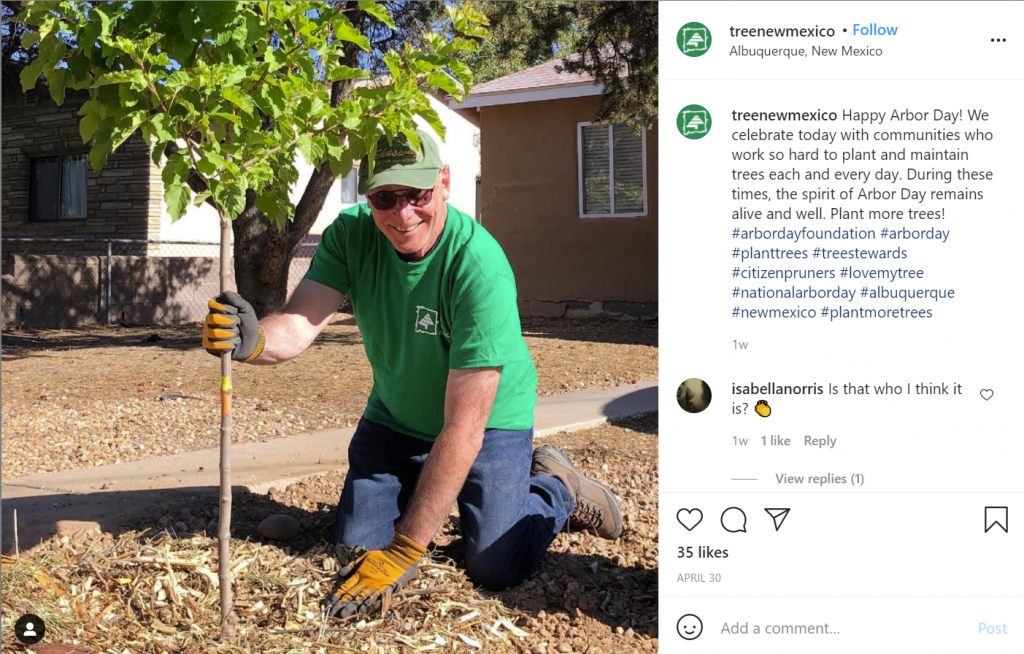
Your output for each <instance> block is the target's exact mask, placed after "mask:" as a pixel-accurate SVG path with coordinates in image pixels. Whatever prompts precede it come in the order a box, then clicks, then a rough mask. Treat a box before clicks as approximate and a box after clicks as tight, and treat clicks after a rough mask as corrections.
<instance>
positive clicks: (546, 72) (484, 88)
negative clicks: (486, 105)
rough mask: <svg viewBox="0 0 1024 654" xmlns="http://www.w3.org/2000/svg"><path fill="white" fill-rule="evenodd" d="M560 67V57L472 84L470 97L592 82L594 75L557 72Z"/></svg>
mask: <svg viewBox="0 0 1024 654" xmlns="http://www.w3.org/2000/svg"><path fill="white" fill-rule="evenodd" d="M579 58H580V55H578V54H574V55H570V56H569V57H568V59H569V60H574V59H579ZM561 67H562V59H561V58H558V59H554V60H552V61H549V62H547V63H544V64H540V65H538V66H534V67H532V68H527V69H526V70H521V71H519V72H517V73H512V74H511V75H505V76H504V77H498V78H497V79H492V80H491V81H489V82H484V83H483V84H480V85H479V86H474V87H473V90H472V91H471V92H470V94H469V95H470V97H474V96H480V95H485V94H490V93H509V92H513V91H527V90H530V89H542V88H547V87H551V86H563V85H569V84H586V83H590V84H593V83H594V77H593V76H592V75H589V74H586V73H567V72H565V71H564V70H563V71H561V72H559V71H557V70H555V68H561Z"/></svg>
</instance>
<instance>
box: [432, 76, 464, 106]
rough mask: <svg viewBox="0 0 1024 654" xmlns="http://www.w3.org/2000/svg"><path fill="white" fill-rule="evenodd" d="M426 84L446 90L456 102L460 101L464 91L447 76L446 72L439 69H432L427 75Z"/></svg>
mask: <svg viewBox="0 0 1024 654" xmlns="http://www.w3.org/2000/svg"><path fill="white" fill-rule="evenodd" d="M427 84H430V85H431V86H434V87H437V88H439V89H441V90H442V91H446V92H447V93H448V94H449V95H450V96H452V98H453V99H454V100H455V101H456V102H462V99H463V97H464V96H465V93H464V92H463V90H462V89H461V88H460V87H459V85H458V83H457V82H456V81H455V80H453V79H452V78H451V77H449V76H448V74H447V73H443V72H441V71H439V70H438V71H434V72H433V73H430V74H429V75H427Z"/></svg>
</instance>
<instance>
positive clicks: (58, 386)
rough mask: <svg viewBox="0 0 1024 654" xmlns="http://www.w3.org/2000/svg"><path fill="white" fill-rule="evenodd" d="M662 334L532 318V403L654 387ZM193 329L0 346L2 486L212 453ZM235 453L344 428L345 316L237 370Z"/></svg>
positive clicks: (210, 394)
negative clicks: (289, 356) (284, 359)
mask: <svg viewBox="0 0 1024 654" xmlns="http://www.w3.org/2000/svg"><path fill="white" fill-rule="evenodd" d="M657 329H658V327H657V322H639V321H632V322H624V321H615V320H601V319H583V320H553V319H543V318H534V319H526V320H524V322H523V332H524V335H525V337H526V341H527V344H528V345H529V347H530V351H531V353H532V355H533V360H534V363H535V365H536V366H537V370H538V377H539V386H538V392H539V393H540V395H554V394H558V393H565V392H569V391H575V390H580V389H584V388H611V387H614V386H618V385H620V384H626V383H634V382H637V381H641V380H645V379H656V378H657V375H658V350H657ZM199 340H200V326H199V325H198V324H196V325H183V326H179V327H159V328H155V327H154V328H143V327H107V326H93V327H87V328H81V329H76V330H74V331H67V330H42V331H19V332H8V333H5V334H4V335H3V363H2V366H0V369H2V377H3V383H2V390H0V392H2V408H0V413H2V423H3V439H2V455H3V456H2V461H3V463H2V467H0V473H2V478H4V479H9V478H13V477H20V476H24V475H28V474H34V473H43V472H54V471H60V470H72V469H77V468H84V467H91V466H101V465H107V464H111V463H120V462H125V461H135V460H139V459H145V458H149V457H154V456H162V455H167V454H177V453H180V452H187V451H193V450H200V449H207V448H212V447H216V446H217V445H218V441H219V425H220V415H219V411H220V408H219V399H218V389H219V386H220V384H219V368H218V366H217V364H216V362H215V361H214V360H213V359H212V358H211V357H210V356H209V355H208V354H206V353H205V352H204V351H203V350H202V349H201V348H199V347H198V343H199ZM235 370H236V371H237V372H236V373H235V375H234V386H235V393H234V417H233V420H234V425H235V426H234V434H233V436H234V442H239V443H240V442H251V441H266V440H270V439H272V438H279V437H282V436H289V435H294V434H298V433H302V432H310V431H317V430H321V429H331V428H337V427H351V426H354V425H355V423H356V422H357V421H358V419H359V416H360V415H361V414H362V411H363V408H364V406H365V403H366V397H367V395H368V394H369V391H370V387H371V385H372V383H373V377H372V373H371V371H370V367H369V364H368V362H367V361H366V356H365V354H364V353H363V348H362V339H361V338H360V336H359V331H358V329H357V328H356V326H355V324H354V321H353V319H352V317H351V316H346V315H344V314H339V315H338V317H337V318H336V319H335V321H334V322H333V323H332V324H331V325H329V326H328V327H327V329H326V330H325V331H324V333H323V334H322V335H321V337H320V338H319V339H318V340H317V341H316V343H314V345H313V346H312V347H311V348H310V350H309V351H307V352H306V353H304V354H303V355H302V356H301V357H299V358H298V359H296V360H295V361H290V362H288V363H285V364H282V365H280V366H274V367H258V366H235Z"/></svg>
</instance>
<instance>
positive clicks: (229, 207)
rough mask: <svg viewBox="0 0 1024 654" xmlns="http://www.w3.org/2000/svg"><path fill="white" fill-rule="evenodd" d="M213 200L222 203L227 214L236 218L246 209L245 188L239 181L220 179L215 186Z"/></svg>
mask: <svg viewBox="0 0 1024 654" xmlns="http://www.w3.org/2000/svg"><path fill="white" fill-rule="evenodd" d="M213 200H214V202H216V203H217V204H219V205H220V208H221V209H222V210H223V211H224V215H225V216H227V217H228V218H230V219H232V220H234V219H235V218H236V217H237V216H238V214H240V213H242V211H243V210H245V188H244V187H242V185H241V184H239V183H238V182H230V183H229V182H225V181H223V180H220V181H219V182H218V183H217V184H216V185H215V186H214V188H213Z"/></svg>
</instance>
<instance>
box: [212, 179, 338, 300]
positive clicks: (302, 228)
mask: <svg viewBox="0 0 1024 654" xmlns="http://www.w3.org/2000/svg"><path fill="white" fill-rule="evenodd" d="M333 185H334V174H333V173H331V167H330V166H329V165H328V164H324V165H323V166H321V167H320V168H319V169H318V170H315V171H314V172H313V175H312V177H311V178H310V180H309V182H308V183H307V184H306V189H305V191H303V193H302V198H301V199H300V200H299V202H298V204H296V205H295V217H294V220H292V221H289V222H287V223H285V225H284V229H283V230H278V229H277V228H276V227H275V226H274V225H273V224H271V222H270V221H269V220H267V217H266V216H264V215H263V213H262V212H261V211H260V210H259V209H257V208H256V193H255V192H253V191H251V190H250V191H247V192H246V198H245V200H246V203H245V210H244V211H243V212H242V213H241V214H240V215H239V216H238V217H237V218H235V220H234V221H233V223H232V225H231V227H232V229H233V230H234V235H235V283H236V284H237V285H238V293H239V294H240V295H241V296H242V297H244V298H245V299H247V300H249V302H250V303H251V304H252V306H253V308H254V309H255V310H256V315H257V316H259V317H261V318H262V317H263V316H266V315H268V314H271V313H275V312H277V311H280V310H281V309H282V308H283V307H284V303H285V301H287V299H288V286H289V283H288V282H289V281H290V272H291V263H292V259H294V258H295V254H296V252H298V249H299V246H301V245H302V243H303V242H304V241H305V240H306V237H307V236H308V234H309V229H310V227H312V226H313V223H315V222H316V219H317V217H318V216H319V215H320V211H321V210H322V209H323V207H324V202H325V201H326V200H327V194H328V193H330V191H331V187H332V186H333ZM296 276H297V277H298V274H296ZM295 281H296V283H297V282H298V279H296V280H295Z"/></svg>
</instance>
